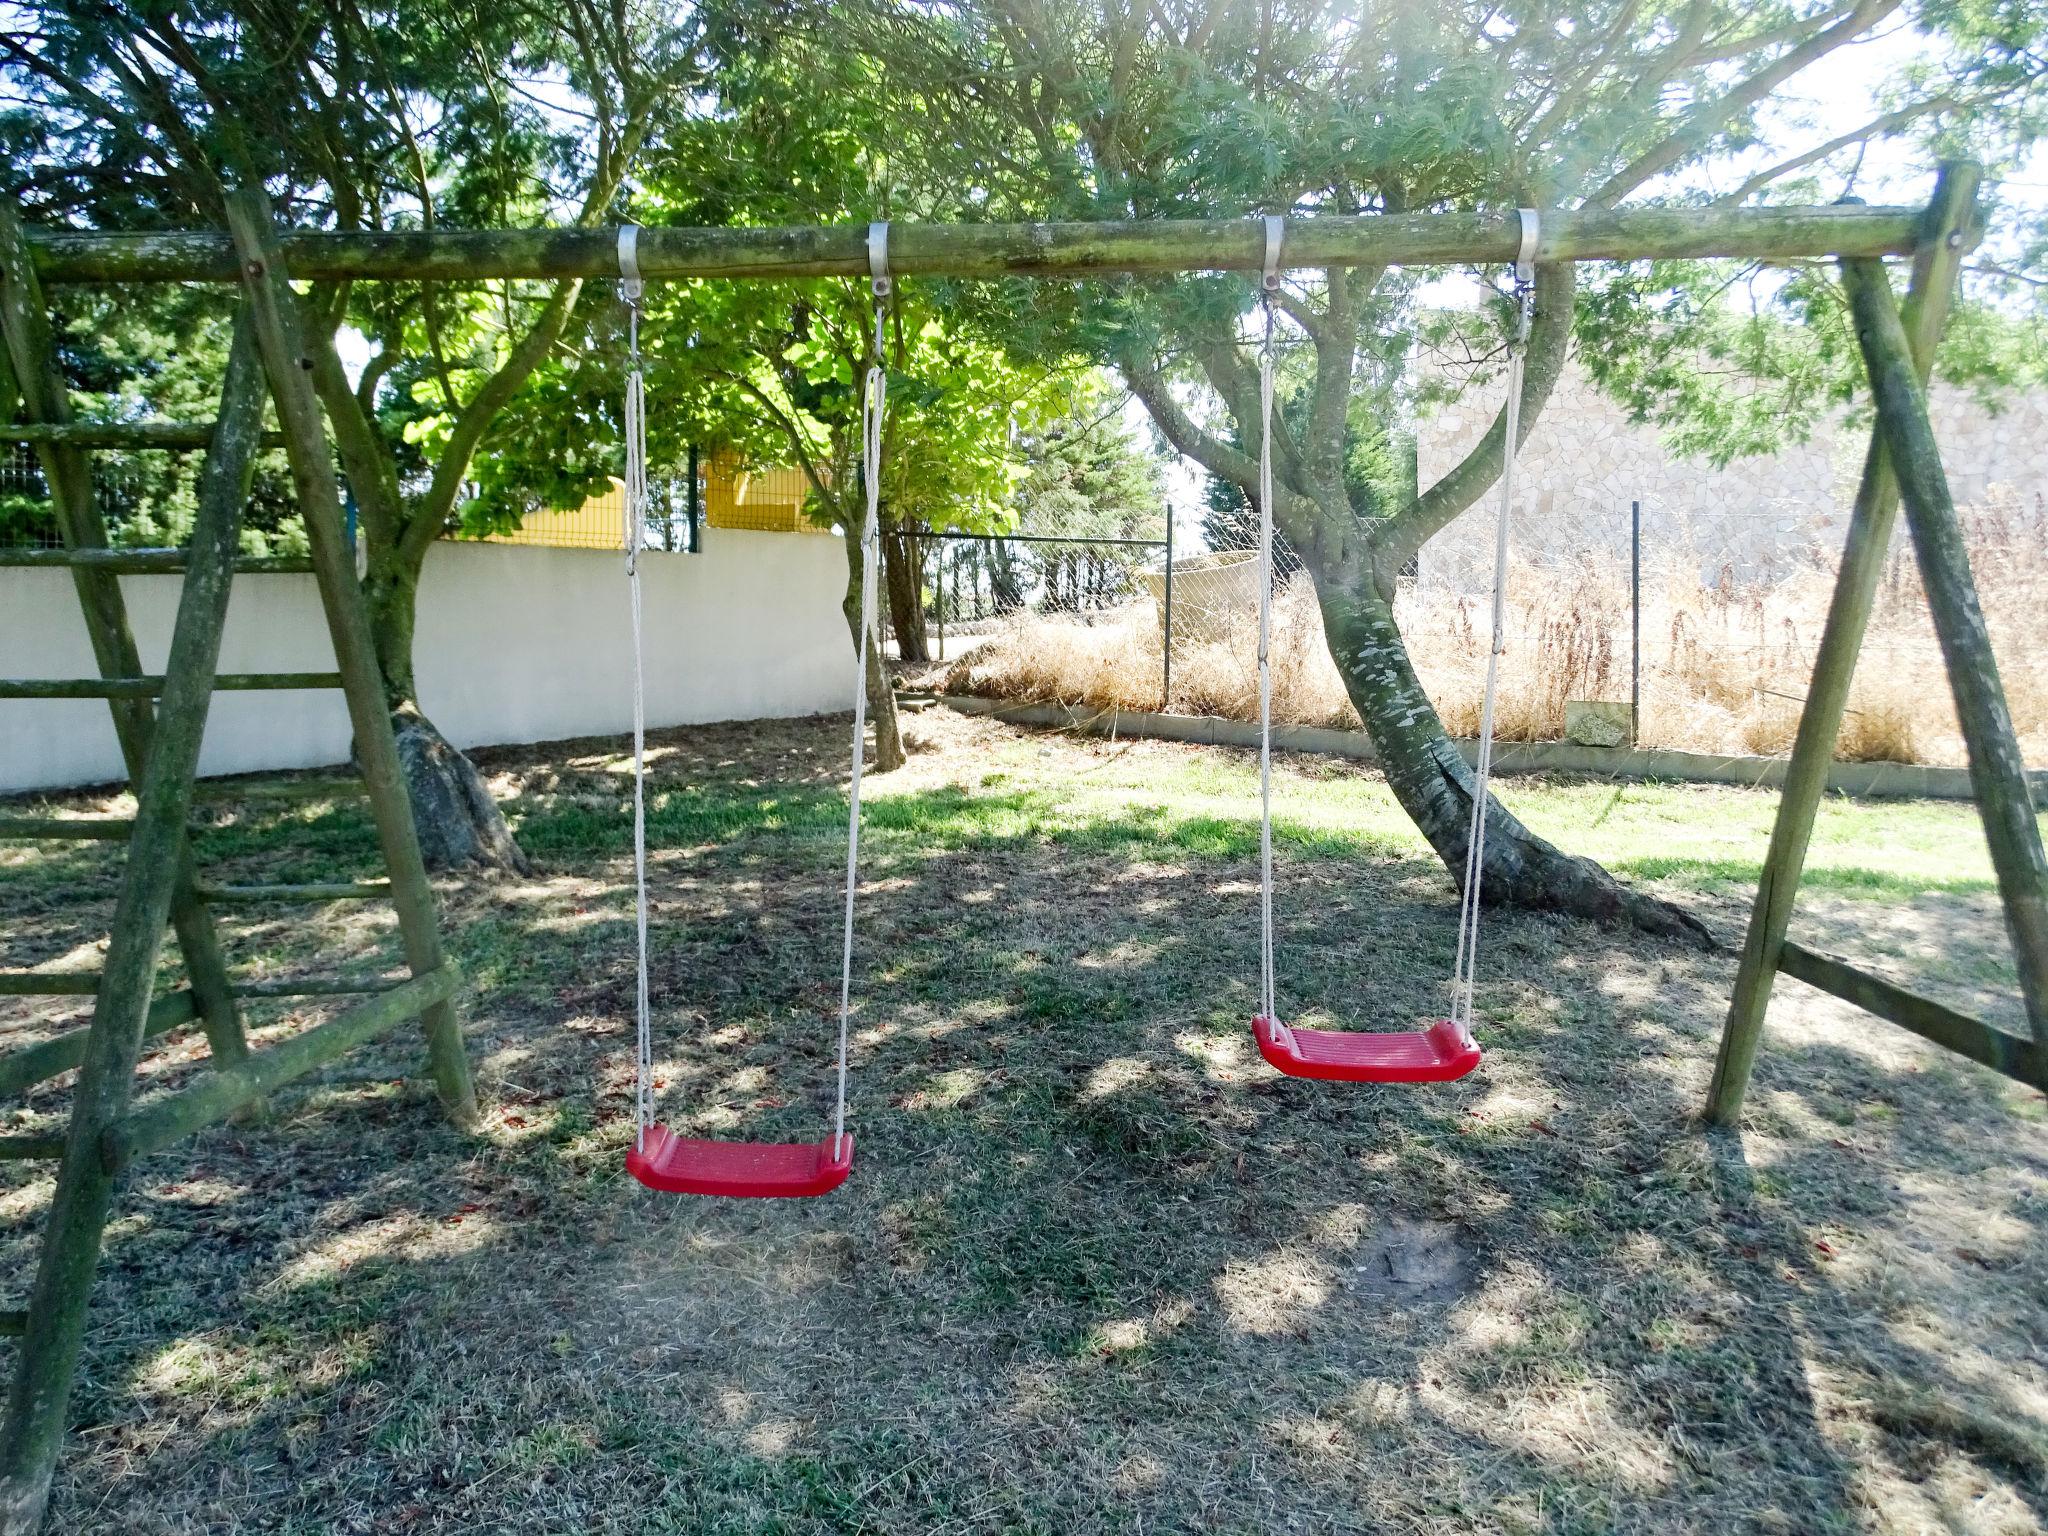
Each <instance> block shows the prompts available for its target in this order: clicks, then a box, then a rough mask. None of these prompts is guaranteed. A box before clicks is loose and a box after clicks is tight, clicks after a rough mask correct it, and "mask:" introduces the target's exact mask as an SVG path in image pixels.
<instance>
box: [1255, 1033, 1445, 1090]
mask: <svg viewBox="0 0 2048 1536" xmlns="http://www.w3.org/2000/svg"><path fill="white" fill-rule="evenodd" d="M1252 1036H1253V1038H1254V1039H1256V1040H1257V1041H1258V1042H1259V1054H1260V1055H1261V1056H1263V1057H1265V1058H1266V1061H1267V1063H1268V1064H1269V1065H1271V1066H1274V1067H1277V1068H1278V1069H1279V1070H1280V1071H1282V1072H1285V1073H1286V1074H1287V1075H1288V1076H1289V1077H1313V1078H1320V1079H1321V1080H1323V1081H1324V1082H1332V1083H1448V1082H1453V1081H1455V1080H1456V1079H1458V1078H1461V1077H1463V1076H1464V1075H1465V1074H1466V1073H1468V1072H1470V1071H1471V1070H1472V1069H1473V1068H1474V1067H1476V1066H1478V1065H1479V1047H1478V1046H1477V1045H1476V1044H1475V1043H1473V1042H1472V1041H1470V1040H1468V1039H1466V1038H1465V1033H1464V1031H1463V1030H1461V1029H1459V1028H1458V1026H1457V1025H1456V1024H1453V1023H1452V1022H1451V1021H1450V1020H1449V1019H1438V1020H1437V1021H1436V1022H1435V1023H1434V1024H1432V1025H1430V1026H1429V1028H1427V1029H1404V1030H1395V1031H1393V1032H1391V1033H1385V1034H1359V1033H1354V1032H1352V1031H1350V1030H1342V1029H1296V1028H1293V1027H1291V1026H1289V1025H1286V1024H1276V1023H1275V1022H1274V1021H1273V1020H1271V1019H1266V1018H1258V1019H1253V1020H1252Z"/></svg>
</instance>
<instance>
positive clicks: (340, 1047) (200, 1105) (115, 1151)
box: [100, 964, 462, 1172]
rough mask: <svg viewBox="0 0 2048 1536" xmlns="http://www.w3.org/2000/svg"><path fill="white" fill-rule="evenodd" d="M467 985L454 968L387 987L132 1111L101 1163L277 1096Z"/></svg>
mask: <svg viewBox="0 0 2048 1536" xmlns="http://www.w3.org/2000/svg"><path fill="white" fill-rule="evenodd" d="M461 984H462V976H461V973H460V972H459V971H458V970H457V969H456V968H455V967H454V966H453V965H452V964H451V965H446V966H443V967H442V968H441V969H440V970H437V971H429V972H427V973H426V974H425V975H424V976H415V977H413V978H412V979H411V980H410V981H403V982H400V983H398V984H397V985H395V986H390V987H387V988H386V989H385V990H384V991H382V992H380V993H378V994H377V995H376V996H375V997H374V998H372V999H371V1000H370V1001H368V1002H366V1003H362V1004H360V1005H358V1006H357V1007H354V1008H351V1009H350V1010H349V1011H348V1012H346V1013H344V1014H342V1015H341V1016H340V1017H339V1018H335V1019H330V1020H328V1021H327V1022H326V1023H325V1024H320V1025H317V1026H315V1027H314V1028H312V1029H309V1030H307V1031H305V1032H304V1033H303V1034H298V1035H293V1036H292V1037H291V1038H290V1039H288V1040H285V1041H283V1042H281V1043H280V1044H277V1045H273V1046H271V1047H270V1048H269V1049H268V1050H264V1051H259V1052H257V1053H256V1054H254V1055H252V1056H250V1057H249V1058H248V1059H247V1060H245V1061H242V1062H239V1063H237V1064H236V1065H235V1066H232V1067H229V1068H226V1069H225V1070H223V1071H219V1072H212V1073H208V1074H207V1075H206V1076H205V1077H202V1078H200V1079H199V1080H198V1081H197V1082H195V1083H193V1084H192V1085H191V1086H190V1087H189V1088H184V1089H181V1090H179V1091H178V1092H177V1093H173V1094H168V1095H166V1096H165V1097H163V1098H161V1099H157V1100H155V1101H153V1102H151V1103H149V1104H146V1105H144V1106H143V1107H142V1108H140V1109H138V1110H135V1111H133V1112H132V1113H131V1114H129V1115H128V1116H127V1118H126V1119H124V1120H122V1121H121V1122H120V1123H119V1124H118V1125H114V1126H110V1127H108V1128H107V1129H106V1130H105V1131H104V1132H102V1133H101V1136H100V1161H101V1163H102V1165H103V1166H105V1167H106V1168H107V1169H108V1170H109V1171H110V1172H116V1171H118V1170H120V1169H122V1168H125V1167H127V1166H128V1164H130V1163H132V1162H134V1161H135V1159H137V1158H138V1157H146V1156H148V1155H149V1154H150V1153H152V1152H156V1151H160V1150H162V1149H163V1148H164V1147H167V1146H169V1145H170V1144H171V1143H172V1142H174V1141H178V1140H181V1139H182V1138H184V1137H186V1136H189V1135H191V1134H192V1133H193V1132H194V1131H196V1130H199V1129H200V1128H202V1127H203V1126H208V1125H214V1124H217V1123H218V1122H220V1121H222V1120H225V1119H226V1118H227V1117H228V1116H229V1115H232V1114H233V1113H234V1112H235V1111H236V1110H238V1109H241V1108H242V1107H243V1106H245V1105H248V1104H252V1103H254V1102H255V1101H257V1100H258V1099H261V1098H263V1097H265V1096H266V1095H268V1094H270V1093H273V1092H275V1091H276V1090H277V1089H279V1088H281V1087H283V1086H284V1085H285V1084H286V1083H289V1082H291V1081H292V1080H293V1079H294V1078H297V1077H303V1076H304V1075H305V1074H306V1073H308V1072H310V1071H312V1070H313V1069H314V1068H315V1067H320V1066H324V1065H326V1063H328V1062H330V1061H332V1060H334V1058H335V1057H337V1056H339V1055H341V1054H342V1053H343V1052H345V1051H349V1050H352V1049H354V1048H355V1047H356V1046H359V1045H363V1044H366V1043H367V1042H369V1041H371V1040H374V1039H376V1038H377V1037H378V1036H379V1035H381V1034H384V1033H385V1032H386V1031H388V1030H389V1029H391V1028H392V1026H394V1025H396V1024H398V1023H401V1022H402V1021H404V1020H406V1019H409V1018H413V1017H415V1016H416V1015H418V1014H420V1013H422V1012H423V1011H425V1010H426V1009H428V1008H430V1007H432V1006H433V1005H434V1004H436V1003H441V1002H446V1001H447V1000H448V999H449V998H451V997H453V996H454V995H455V992H456V989H457V988H458V987H459V986H461Z"/></svg>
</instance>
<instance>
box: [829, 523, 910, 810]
mask: <svg viewBox="0 0 2048 1536" xmlns="http://www.w3.org/2000/svg"><path fill="white" fill-rule="evenodd" d="M841 526H842V527H843V528H844V529H845V530H846V533H845V539H846V596H845V598H844V599H843V600H842V601H841V603H840V611H841V612H842V613H844V614H845V615H846V631H847V633H848V634H849V635H851V636H852V637H853V643H854V646H855V648H856V650H857V649H858V648H859V646H860V578H861V566H862V564H863V561H862V558H861V549H860V533H859V531H858V530H857V529H856V528H855V527H854V525H853V522H852V521H851V519H847V520H844V521H842V523H841ZM885 540H886V536H885ZM887 564H888V561H887V560H886V559H885V560H884V561H883V565H884V567H886V566H887ZM867 689H868V720H869V722H870V723H871V724H872V725H873V726H874V728H875V772H877V773H890V772H893V771H894V770H896V769H898V768H901V767H902V766H903V762H904V752H903V733H902V732H901V730H899V729H898V727H897V723H896V690H895V687H894V685H893V684H892V683H891V682H890V681H889V669H888V667H886V666H885V665H883V662H882V637H881V636H880V635H879V634H877V633H875V632H874V631H873V630H872V629H871V630H869V631H868V675H867Z"/></svg>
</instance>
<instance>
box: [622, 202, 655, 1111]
mask: <svg viewBox="0 0 2048 1536" xmlns="http://www.w3.org/2000/svg"><path fill="white" fill-rule="evenodd" d="M639 235H640V227H639V225H637V224H628V225H626V226H625V227H624V228H623V229H621V230H620V231H619V294H620V297H621V298H623V299H624V300H625V301H626V308H627V330H626V335H627V349H628V355H629V358H630V362H629V365H628V369H627V373H626V401H625V437H626V474H625V497H624V501H625V508H624V512H625V527H624V529H623V530H622V534H623V538H624V542H625V545H626V578H627V585H628V586H629V587H630V588H631V589H632V595H633V598H632V607H633V921H634V931H635V934H636V937H637V947H636V950H635V962H636V963H635V971H634V990H633V1005H634V1025H635V1031H636V1041H635V1043H636V1052H635V1055H634V1061H633V1068H634V1071H633V1118H634V1127H635V1129H634V1138H633V1144H634V1145H635V1146H636V1147H642V1148H644V1147H645V1145H646V1141H647V1133H648V1131H650V1130H651V1129H652V1128H653V1126H654V1026H653V1009H652V1007H651V1005H650V1001H649V993H648V982H647V680H646V664H645V659H644V658H645V641H644V639H643V636H642V633H641V602H640V549H641V546H642V545H644V544H645V543H646V542H647V381H646V379H645V378H644V377H643V376H642V374H641V370H640V300H641V296H642V295H643V294H644V292H645V291H646V284H645V283H643V282H642V281H641V277H640V261H639Z"/></svg>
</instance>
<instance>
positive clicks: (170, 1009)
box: [0, 987, 199, 1093]
mask: <svg viewBox="0 0 2048 1536" xmlns="http://www.w3.org/2000/svg"><path fill="white" fill-rule="evenodd" d="M198 1017H199V1004H198V1002H197V1000H196V999H194V997H193V996H192V989H191V988H190V987H180V988H178V989H177V990H176V991H175V992H166V993H165V994H164V995H163V996H162V997H160V998H158V999H157V1000H156V1001H155V1002H153V1003H151V1004H150V1005H149V1016H148V1018H147V1019H146V1020H145V1021H144V1023H143V1026H142V1038H143V1039H145V1040H149V1039H153V1038H155V1037H156V1036H157V1035H161V1034H166V1033H168V1032H169V1031H171V1030H174V1029H177V1028H178V1027H179V1026H180V1025H184V1024H190V1023H192V1022H194V1021H195V1020H197V1019H198ZM91 1033H92V1031H91V1030H90V1029H70V1030H66V1031H65V1032H64V1033H63V1034H61V1035H53V1036H51V1037H50V1038H49V1039H48V1040H42V1041H38V1042H37V1043H36V1044H34V1045H24V1046H22V1047H20V1048H19V1049H17V1050H12V1051H9V1052H7V1053H6V1054H5V1055H0V1093H20V1092H21V1091H22V1090H23V1089H26V1088H32V1087H34V1086H35V1085H36V1084H37V1083H40V1082H46V1081H48V1080H49V1079H50V1078H53V1077H55V1076H57V1074H58V1073H60V1072H69V1071H70V1070H71V1069H72V1068H73V1067H75V1066H77V1065H78V1064H79V1063H80V1062H81V1061H83V1060H85V1042H86V1038H87V1037H88V1036H89V1035H91Z"/></svg>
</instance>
